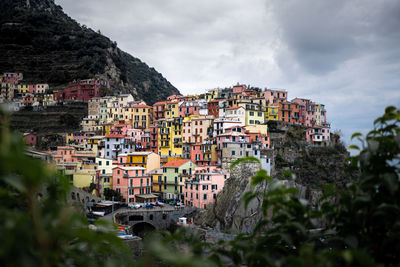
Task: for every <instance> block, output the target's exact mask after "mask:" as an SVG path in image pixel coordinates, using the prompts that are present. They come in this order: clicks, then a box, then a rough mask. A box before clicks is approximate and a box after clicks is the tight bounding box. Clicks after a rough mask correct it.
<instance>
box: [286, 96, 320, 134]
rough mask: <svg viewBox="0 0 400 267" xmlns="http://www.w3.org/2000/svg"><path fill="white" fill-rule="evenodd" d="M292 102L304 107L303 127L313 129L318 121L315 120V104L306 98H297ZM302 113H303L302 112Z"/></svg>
mask: <svg viewBox="0 0 400 267" xmlns="http://www.w3.org/2000/svg"><path fill="white" fill-rule="evenodd" d="M291 102H294V103H298V104H300V105H301V106H303V112H304V114H303V115H302V116H303V120H302V123H301V124H302V125H304V126H306V127H312V126H313V125H314V124H315V122H316V120H315V103H314V102H312V101H311V100H309V99H304V98H295V99H293V100H292V101H291ZM300 112H302V111H300Z"/></svg>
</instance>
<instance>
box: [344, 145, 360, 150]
mask: <svg viewBox="0 0 400 267" xmlns="http://www.w3.org/2000/svg"><path fill="white" fill-rule="evenodd" d="M347 149H356V150H360V148H359V147H358V146H357V145H349V146H348V147H347Z"/></svg>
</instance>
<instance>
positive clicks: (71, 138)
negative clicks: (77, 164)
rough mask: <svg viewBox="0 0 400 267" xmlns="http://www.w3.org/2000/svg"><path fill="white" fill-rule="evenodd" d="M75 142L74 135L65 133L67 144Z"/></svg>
mask: <svg viewBox="0 0 400 267" xmlns="http://www.w3.org/2000/svg"><path fill="white" fill-rule="evenodd" d="M73 141H74V133H65V144H67V145H68V144H72V142H73Z"/></svg>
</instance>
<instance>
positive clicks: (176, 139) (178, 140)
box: [174, 138, 182, 144]
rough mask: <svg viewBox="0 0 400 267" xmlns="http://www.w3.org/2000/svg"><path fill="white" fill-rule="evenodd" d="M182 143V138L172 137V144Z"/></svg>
mask: <svg viewBox="0 0 400 267" xmlns="http://www.w3.org/2000/svg"><path fill="white" fill-rule="evenodd" d="M178 143H182V138H174V144H178Z"/></svg>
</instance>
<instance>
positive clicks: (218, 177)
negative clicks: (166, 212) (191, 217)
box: [184, 166, 230, 209]
mask: <svg viewBox="0 0 400 267" xmlns="http://www.w3.org/2000/svg"><path fill="white" fill-rule="evenodd" d="M229 176H230V173H228V172H226V171H223V170H221V169H220V168H217V167H215V166H207V167H196V168H195V171H194V173H193V175H192V177H191V178H190V179H186V181H185V189H184V202H185V204H186V205H187V206H195V207H197V208H204V209H205V208H206V207H207V205H209V204H212V203H214V202H215V199H216V198H217V194H218V193H219V191H221V190H222V188H224V185H225V180H226V179H228V178H229Z"/></svg>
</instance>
